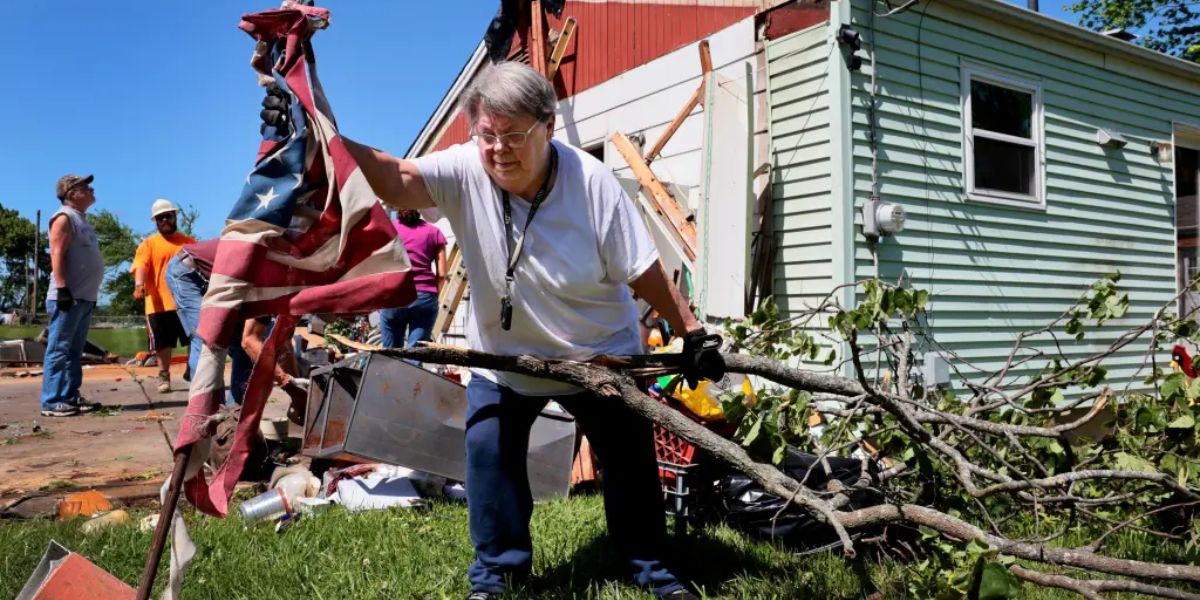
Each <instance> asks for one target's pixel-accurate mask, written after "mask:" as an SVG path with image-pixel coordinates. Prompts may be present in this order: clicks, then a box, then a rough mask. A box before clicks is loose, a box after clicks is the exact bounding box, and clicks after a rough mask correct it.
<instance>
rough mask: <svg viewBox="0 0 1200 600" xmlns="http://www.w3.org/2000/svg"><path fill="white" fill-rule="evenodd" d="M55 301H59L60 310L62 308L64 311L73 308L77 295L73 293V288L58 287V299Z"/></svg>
mask: <svg viewBox="0 0 1200 600" xmlns="http://www.w3.org/2000/svg"><path fill="white" fill-rule="evenodd" d="M55 302H57V303H58V308H59V310H62V311H68V310H71V307H72V306H75V296H72V295H71V288H68V287H60V288H58V300H56V301H55Z"/></svg>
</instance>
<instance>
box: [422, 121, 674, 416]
mask: <svg viewBox="0 0 1200 600" xmlns="http://www.w3.org/2000/svg"><path fill="white" fill-rule="evenodd" d="M551 143H553V144H554V147H555V148H557V150H558V175H557V177H556V179H555V182H554V187H553V188H552V189H551V190H550V193H549V194H548V195H547V197H546V199H545V201H543V202H542V206H541V208H539V209H538V211H537V214H536V215H534V218H533V222H532V223H531V224H530V225H529V230H528V232H527V233H526V236H527V237H526V239H525V248H524V250H522V253H521V259H520V261H519V262H518V263H517V269H516V273H515V276H514V281H513V287H512V295H511V301H512V305H513V316H512V328H511V329H510V330H508V331H504V330H503V329H501V328H500V296H501V295H502V294H503V293H504V274H505V272H506V271H507V270H508V245H507V239H506V238H505V235H504V209H503V204H502V202H501V190H500V188H499V187H498V186H496V185H495V184H494V183H493V182H492V180H491V179H490V178H489V177H488V175H487V172H486V171H484V169H483V163H482V162H481V159H480V157H479V150H478V149H477V148H476V147H475V145H474V144H462V145H457V146H453V147H451V148H447V149H446V150H443V151H440V152H434V153H432V154H428V155H426V156H422V157H420V158H417V159H415V160H414V161H413V162H414V163H415V164H416V165H417V168H418V169H419V170H420V172H421V177H422V178H423V179H424V180H425V186H426V188H427V189H428V191H429V196H430V197H431V198H433V201H434V203H436V204H437V206H438V208H439V209H441V211H442V215H443V216H445V217H446V219H447V220H449V221H450V226H451V227H452V228H453V229H454V232H455V233H456V234H457V235H456V237H457V241H458V243H459V245H460V247H461V248H462V256H463V262H464V264H465V265H466V267H467V277H468V279H469V280H470V282H471V315H470V319H468V321H467V343H468V344H469V345H470V346H471V347H472V348H474V349H477V350H481V351H483V352H490V353H494V354H502V355H510V356H512V355H519V354H530V355H533V356H538V357H542V358H562V359H569V360H587V359H589V358H592V357H594V356H597V355H599V354H638V353H641V352H643V351H644V348H643V344H642V340H641V335H640V330H639V329H638V316H637V304H636V303H635V302H634V301H633V296H632V294H631V293H630V290H629V283H630V282H632V281H633V280H635V279H637V278H638V277H639V276H641V275H642V273H645V272H646V269H648V268H650V267H651V266H652V265H654V263H655V262H656V261H658V249H657V248H655V246H654V241H653V240H652V239H651V238H650V234H649V232H647V231H646V226H645V224H644V223H643V222H642V220H641V217H640V216H639V215H638V213H637V209H636V208H635V207H634V205H633V202H632V201H631V200H630V199H629V197H628V196H626V195H625V191H624V190H623V189H622V188H621V184H620V183H618V182H617V179H616V178H615V177H613V175H612V171H610V170H609V169H608V167H606V166H605V165H604V163H601V162H600V161H598V160H596V159H595V158H594V157H592V156H591V155H589V154H587V153H586V152H583V151H582V150H578V149H576V148H573V147H571V146H568V145H566V144H562V143H559V142H557V141H554V142H551ZM509 202H510V203H511V205H512V228H513V233H512V237H513V241H514V244H515V242H516V241H517V240H519V239H520V237H521V230H522V229H523V228H524V227H525V221H526V219H527V218H528V216H529V208H530V204H529V202H527V201H526V200H524V199H522V198H520V197H519V196H517V195H516V194H509ZM473 373H475V374H477V375H479V376H481V377H483V378H485V379H488V380H490V381H493V382H496V383H499V384H500V385H503V386H507V387H509V388H512V389H513V390H515V391H516V392H517V393H520V394H525V395H531V396H552V395H559V394H568V393H575V392H578V391H579V389H578V388H576V387H574V386H571V385H568V384H565V383H561V382H557V381H552V380H548V379H541V378H536V377H529V376H526V375H518V374H516V373H509V372H501V371H495V372H493V371H489V370H482V369H474V370H473Z"/></svg>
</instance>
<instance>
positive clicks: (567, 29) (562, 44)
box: [546, 17, 575, 81]
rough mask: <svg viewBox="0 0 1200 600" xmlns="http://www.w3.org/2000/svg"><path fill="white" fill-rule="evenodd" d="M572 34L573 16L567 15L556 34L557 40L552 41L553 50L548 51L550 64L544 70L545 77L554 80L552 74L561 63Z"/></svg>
mask: <svg viewBox="0 0 1200 600" xmlns="http://www.w3.org/2000/svg"><path fill="white" fill-rule="evenodd" d="M574 35H575V17H567V22H566V23H563V28H562V33H559V34H558V41H556V42H555V43H554V51H553V52H551V53H550V66H549V67H547V70H546V79H549V80H550V81H554V75H555V74H557V73H558V66H559V65H560V64H562V59H563V55H564V54H566V53H567V46H568V45H570V43H571V38H572V37H573V36H574Z"/></svg>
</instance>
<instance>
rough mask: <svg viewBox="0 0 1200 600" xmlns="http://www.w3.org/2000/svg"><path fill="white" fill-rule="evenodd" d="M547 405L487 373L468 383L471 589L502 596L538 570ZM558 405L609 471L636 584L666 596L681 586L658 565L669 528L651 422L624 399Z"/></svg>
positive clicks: (613, 517) (580, 397)
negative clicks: (534, 449) (534, 445)
mask: <svg viewBox="0 0 1200 600" xmlns="http://www.w3.org/2000/svg"><path fill="white" fill-rule="evenodd" d="M547 400H549V398H545V397H535V396H522V395H521V394H518V393H516V392H514V391H512V390H511V389H509V388H506V387H502V386H499V385H497V384H495V383H492V382H490V381H488V380H486V379H484V378H482V377H479V376H473V377H471V383H470V384H469V385H468V386H467V414H466V426H467V433H466V438H467V481H466V484H467V515H468V518H469V529H470V532H471V543H472V544H473V545H474V546H475V562H474V563H473V564H472V565H471V567H470V569H469V570H468V571H467V576H468V578H469V579H470V580H471V591H476V592H493V593H500V592H503V591H504V578H505V576H510V577H517V578H520V577H523V576H525V575H527V574H528V573H529V571H530V568H531V567H532V565H533V542H532V540H531V539H530V536H529V519H530V517H531V516H532V515H533V496H532V494H531V493H530V491H529V474H528V471H527V468H526V458H527V454H528V449H529V430H530V428H532V426H533V422H534V420H536V419H537V416H538V413H540V412H541V410H542V408H543V407H544V406H545V405H546V401H547ZM555 400H557V401H558V403H559V404H561V405H562V406H563V408H565V409H567V411H569V412H570V413H571V414H572V415H574V417H575V422H576V423H577V424H578V425H579V427H580V428H581V429H582V430H583V432H584V434H585V435H587V437H588V440H589V441H590V442H591V444H592V448H594V449H595V451H596V454H597V455H598V457H599V459H600V462H601V464H602V465H603V468H604V514H605V518H606V520H607V521H608V532H609V536H610V537H611V538H612V540H613V542H614V543H615V545H616V547H617V550H618V552H619V553H620V554H621V555H622V556H623V557H624V558H625V559H626V560H628V561H629V566H630V570H631V572H632V573H633V576H634V580H635V581H637V583H638V584H639V585H642V586H645V587H649V588H653V589H654V592H655V593H656V594H659V595H663V594H668V593H671V592H673V591H675V590H678V589H680V588H682V587H683V586H682V585H681V584H680V583H679V581H678V580H677V579H676V578H675V576H674V575H673V574H671V572H670V571H669V570H667V568H666V567H665V566H664V565H663V563H662V561H661V560H660V556H661V553H662V543H663V541H664V539H665V537H666V523H665V516H664V512H663V510H664V509H663V499H662V484H661V483H660V482H659V479H658V463H657V462H656V460H655V454H654V435H653V432H652V430H651V428H650V422H649V421H647V420H645V419H644V418H642V417H641V416H639V415H637V414H635V413H633V412H632V411H630V410H629V408H628V407H626V406H625V405H624V404H623V403H622V402H621V401H620V400H617V399H612V398H600V397H597V396H593V395H591V394H575V395H570V396H564V397H560V398H555Z"/></svg>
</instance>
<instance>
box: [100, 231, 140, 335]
mask: <svg viewBox="0 0 1200 600" xmlns="http://www.w3.org/2000/svg"><path fill="white" fill-rule="evenodd" d="M88 220H90V221H91V222H92V227H93V228H95V229H96V237H98V238H99V239H100V256H101V257H102V258H103V259H104V271H105V273H104V285H103V286H102V288H101V291H102V292H103V293H104V296H105V297H106V298H107V299H108V304H107V305H106V306H104V307H103V308H102V309H101V310H102V312H104V313H106V314H111V315H136V314H139V313H141V312H142V309H141V302H140V301H138V300H134V299H133V274H131V273H130V272H129V263H130V262H131V261H132V260H133V253H134V252H135V251H137V245H138V242H140V241H141V239H140V236H139V235H138V234H137V233H135V232H134V231H133V229H132V228H131V227H129V226H128V225H126V224H125V223H123V222H121V219H120V218H119V217H117V215H115V214H113V213H112V212H111V211H108V210H99V211H97V212H96V213H95V214H92V215H89V217H88Z"/></svg>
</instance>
